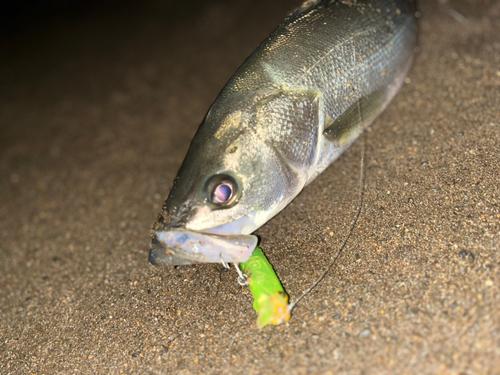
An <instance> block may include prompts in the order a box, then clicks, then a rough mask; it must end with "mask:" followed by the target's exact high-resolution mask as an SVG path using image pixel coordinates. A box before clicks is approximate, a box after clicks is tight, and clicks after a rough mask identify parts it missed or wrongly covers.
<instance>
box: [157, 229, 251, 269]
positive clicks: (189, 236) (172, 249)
mask: <svg viewBox="0 0 500 375" xmlns="http://www.w3.org/2000/svg"><path fill="white" fill-rule="evenodd" d="M257 242H258V238H257V236H253V235H244V234H239V235H231V236H221V235H216V234H212V233H204V232H196V231H192V230H187V229H181V228H170V229H168V230H165V231H155V232H154V234H153V238H152V240H151V249H150V251H149V262H150V263H151V264H153V265H155V266H161V265H176V266H177V265H188V264H193V263H220V262H221V261H224V262H226V263H242V262H246V261H247V260H248V258H250V255H252V253H253V251H254V250H255V248H256V247H257Z"/></svg>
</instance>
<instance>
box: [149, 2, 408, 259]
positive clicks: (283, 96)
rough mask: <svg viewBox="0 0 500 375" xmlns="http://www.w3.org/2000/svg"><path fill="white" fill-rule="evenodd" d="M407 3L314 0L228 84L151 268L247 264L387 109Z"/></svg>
mask: <svg viewBox="0 0 500 375" xmlns="http://www.w3.org/2000/svg"><path fill="white" fill-rule="evenodd" d="M416 41H417V26H416V22H415V17H414V13H413V10H412V8H411V6H410V4H409V3H408V2H407V1H406V0H360V1H333V0H326V1H325V0H309V1H306V2H305V3H304V4H302V6H300V7H299V9H297V10H296V11H295V12H294V13H292V14H291V15H290V16H289V17H288V18H286V19H285V21H284V22H283V23H282V24H281V25H280V26H278V27H277V29H276V30H275V31H273V32H272V33H271V34H270V35H269V36H268V37H267V38H266V39H265V40H264V41H263V42H262V43H261V44H260V45H259V46H258V48H257V49H256V50H255V51H254V52H253V53H252V54H251V55H250V56H249V57H248V58H247V59H246V60H245V61H244V62H243V64H242V65H241V66H240V67H239V68H238V70H237V71H236V73H235V74H234V75H233V76H232V77H231V78H230V79H229V81H228V82H227V84H226V85H225V86H224V88H223V89H222V91H221V92H220V93H219V95H218V96H217V98H216V99H215V101H214V102H213V104H212V106H211V107H210V109H209V110H208V112H207V114H206V115H205V117H204V119H203V121H202V122H201V125H200V127H199V129H198V131H197V132H196V134H195V136H194V138H193V140H192V142H191V145H190V147H189V150H188V152H187V155H186V157H185V159H184V161H183V163H182V165H181V167H180V169H179V172H178V173H177V176H176V177H175V179H174V182H173V186H172V189H171V191H170V193H169V195H168V198H167V200H166V202H165V204H164V205H163V207H162V211H161V212H160V214H159V216H158V218H157V220H156V222H155V223H154V225H153V229H152V235H151V248H150V252H149V261H150V262H151V263H152V264H154V265H187V264H195V263H219V262H222V263H241V262H245V261H246V260H248V258H249V257H250V255H251V254H252V252H253V251H254V249H255V248H256V246H257V243H258V238H257V236H255V235H254V234H252V233H253V232H255V231H256V230H257V229H258V228H260V227H261V226H262V225H264V224H265V223H266V222H268V221H269V220H270V219H271V218H272V217H274V216H275V215H276V214H278V213H279V212H280V211H281V210H283V209H284V208H285V207H286V206H287V205H288V204H289V203H290V202H291V201H292V200H293V199H294V198H295V197H296V196H297V195H298V194H299V193H300V192H301V191H302V189H303V188H304V187H305V186H306V185H308V184H309V183H311V182H312V181H313V180H314V179H315V178H316V177H317V176H318V175H319V174H320V173H322V172H323V171H324V170H325V169H326V168H327V167H328V166H329V165H330V164H331V163H332V162H333V161H335V159H337V158H338V157H339V156H340V155H341V154H342V153H343V152H344V151H345V150H346V149H347V148H348V147H349V146H350V145H351V144H352V143H353V142H354V141H355V139H356V138H357V137H358V136H359V135H360V134H361V132H362V131H363V130H364V129H365V128H366V127H367V126H368V125H370V124H371V123H372V122H373V121H374V119H375V118H376V117H377V116H378V115H379V114H380V113H381V112H382V111H383V110H384V109H385V108H386V106H387V105H388V104H389V102H390V101H391V100H392V99H393V97H394V96H395V95H396V93H397V92H398V90H399V89H400V87H401V86H402V85H403V83H404V80H405V78H406V76H407V73H408V71H409V69H410V66H411V64H412V60H413V54H414V48H415V46H416Z"/></svg>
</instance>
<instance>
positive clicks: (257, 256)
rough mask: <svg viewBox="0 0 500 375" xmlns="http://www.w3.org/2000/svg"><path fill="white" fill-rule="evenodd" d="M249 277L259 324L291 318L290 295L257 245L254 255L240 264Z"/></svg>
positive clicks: (265, 324) (260, 326) (286, 320)
mask: <svg viewBox="0 0 500 375" xmlns="http://www.w3.org/2000/svg"><path fill="white" fill-rule="evenodd" d="M240 269H241V270H242V271H243V272H244V273H245V274H246V275H247V277H248V282H249V284H248V287H249V289H250V292H251V293H252V296H253V298H254V303H253V308H254V309H255V311H256V312H257V314H258V317H257V326H258V327H259V328H263V327H265V326H267V325H278V324H282V323H286V322H288V321H289V320H290V316H291V315H290V311H289V309H288V295H287V294H286V293H285V290H284V289H283V286H282V285H281V283H280V281H279V279H278V276H276V273H275V272H274V270H273V267H272V266H271V264H270V263H269V261H268V260H267V258H266V256H265V255H264V253H263V252H262V250H261V249H260V248H259V247H257V248H256V249H255V250H254V252H253V254H252V256H251V257H250V258H249V259H248V260H247V261H246V262H245V263H241V264H240Z"/></svg>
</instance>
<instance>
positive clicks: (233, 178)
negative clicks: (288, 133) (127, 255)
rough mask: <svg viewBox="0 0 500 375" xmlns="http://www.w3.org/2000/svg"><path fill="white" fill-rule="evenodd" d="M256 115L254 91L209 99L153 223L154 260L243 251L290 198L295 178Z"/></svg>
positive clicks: (236, 256) (241, 257)
mask: <svg viewBox="0 0 500 375" xmlns="http://www.w3.org/2000/svg"><path fill="white" fill-rule="evenodd" d="M233 97H234V95H233ZM241 103H253V105H252V104H251V105H247V106H243V105H242V104H241ZM258 122H259V116H258V102H257V103H256V101H255V98H254V97H251V98H241V97H240V100H238V101H236V103H235V102H234V101H229V102H228V101H227V100H226V101H225V103H224V105H217V102H216V103H214V105H213V106H212V108H211V110H210V111H209V113H208V114H207V116H206V117H205V119H204V121H203V123H202V124H201V126H200V128H199V130H198V132H197V133H196V135H195V137H194V138H193V141H192V143H191V146H190V148H189V151H188V154H187V156H186V158H185V159H184V162H183V164H182V166H181V168H180V170H179V172H178V175H177V177H176V178H175V180H174V184H173V187H172V189H171V191H170V194H169V196H168V199H167V201H166V202H165V205H164V206H163V210H162V212H161V213H160V215H159V217H158V219H157V221H156V223H155V225H154V227H153V239H152V248H151V251H150V261H151V262H152V263H153V264H191V263H200V262H220V261H221V260H223V261H225V262H238V263H239V262H244V261H246V260H247V259H248V258H249V257H250V255H251V254H252V252H253V250H254V249H255V247H256V246H257V237H256V236H254V235H250V233H252V232H254V231H255V230H256V229H257V228H259V227H260V226H261V225H263V224H264V223H265V222H267V221H268V220H269V219H270V218H271V217H273V216H274V215H275V214H276V213H277V212H279V211H280V210H281V209H282V208H283V207H284V206H285V205H286V204H287V203H288V202H289V201H290V200H291V199H292V198H293V197H292V198H290V199H287V192H289V191H290V187H291V185H294V184H295V185H296V184H297V183H296V181H295V180H294V174H293V171H291V170H290V168H289V167H288V166H287V165H286V163H283V160H282V159H281V158H280V157H279V154H278V153H277V152H276V150H274V149H273V147H272V145H271V144H269V143H268V142H266V137H265V136H264V135H263V134H262V129H261V128H262V126H261V125H262V124H259V123H258ZM259 129H260V130H259ZM295 190H297V189H295ZM299 190H300V188H299Z"/></svg>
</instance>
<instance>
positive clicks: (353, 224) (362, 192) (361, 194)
mask: <svg viewBox="0 0 500 375" xmlns="http://www.w3.org/2000/svg"><path fill="white" fill-rule="evenodd" d="M359 174H360V176H359V198H358V202H359V203H358V207H357V210H356V214H355V215H354V218H353V219H352V222H351V228H350V229H349V232H348V233H347V236H346V238H345V239H344V242H342V245H340V248H339V250H338V251H337V254H336V255H334V256H332V258H331V260H330V263H328V265H327V266H326V267H325V269H324V270H323V272H322V273H321V275H319V277H318V278H317V279H316V281H315V282H314V283H312V284H311V286H310V287H309V288H307V290H306V291H305V292H304V293H302V295H301V296H300V297H299V298H297V299H296V300H295V301H292V302H290V303H289V304H288V308H287V309H288V312H289V313H291V312H292V310H293V309H294V308H295V306H296V305H297V303H299V301H300V300H301V299H302V298H304V297H305V296H307V295H308V294H309V293H310V292H311V291H312V290H313V289H314V288H316V287H317V286H318V284H319V283H320V282H321V281H322V280H323V279H324V278H325V276H326V274H327V273H328V271H330V269H331V268H332V266H333V265H334V264H335V261H336V260H337V259H338V258H339V256H340V254H341V253H342V250H343V249H344V248H345V246H346V244H347V241H349V238H351V235H352V233H353V232H354V228H355V227H356V224H357V223H358V219H359V217H360V215H361V210H362V208H363V198H364V195H365V137H364V136H363V135H361V166H360V171H359Z"/></svg>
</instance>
